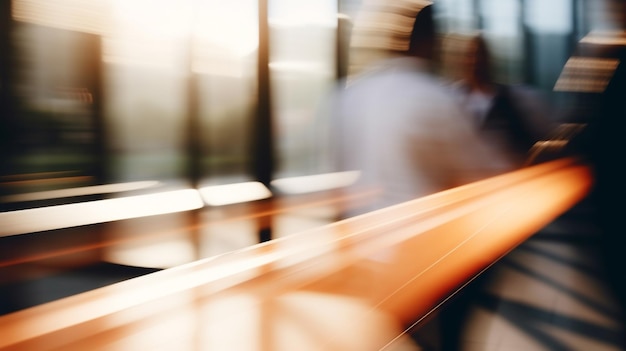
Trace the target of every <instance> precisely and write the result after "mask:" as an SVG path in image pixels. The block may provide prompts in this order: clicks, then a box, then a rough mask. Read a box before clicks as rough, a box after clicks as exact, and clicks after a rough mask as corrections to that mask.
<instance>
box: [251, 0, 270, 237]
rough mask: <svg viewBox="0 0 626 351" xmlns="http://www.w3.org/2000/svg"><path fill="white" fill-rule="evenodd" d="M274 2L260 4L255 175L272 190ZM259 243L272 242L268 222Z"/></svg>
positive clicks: (264, 223)
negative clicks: (271, 5) (271, 18)
mask: <svg viewBox="0 0 626 351" xmlns="http://www.w3.org/2000/svg"><path fill="white" fill-rule="evenodd" d="M269 1H270V0H259V3H258V4H259V5H258V6H259V49H258V58H257V65H258V69H257V76H258V77H257V78H258V84H257V90H258V101H257V111H256V112H257V113H256V118H255V120H254V121H253V126H254V128H253V130H252V133H253V137H254V140H253V153H252V156H253V160H252V166H253V174H254V177H255V179H256V180H257V181H259V182H261V183H263V185H265V186H266V187H268V188H270V189H271V187H270V182H271V180H272V176H273V173H274V167H275V162H274V147H273V140H274V139H273V137H274V135H273V133H272V129H273V128H272V103H271V102H272V100H271V77H270V69H269V62H270V28H269V13H268V4H269ZM259 227H260V228H259V241H260V242H264V241H268V240H270V239H271V238H272V234H271V228H270V226H269V224H268V223H266V221H260V223H259Z"/></svg>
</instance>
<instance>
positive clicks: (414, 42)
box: [407, 3, 437, 60]
mask: <svg viewBox="0 0 626 351" xmlns="http://www.w3.org/2000/svg"><path fill="white" fill-rule="evenodd" d="M436 36H437V34H436V28H435V20H434V17H433V5H432V3H428V4H426V5H425V6H424V7H423V8H421V9H420V10H419V12H417V14H416V16H415V22H414V23H413V29H412V31H411V36H410V39H409V47H408V50H407V54H408V55H410V56H415V57H419V58H423V59H426V60H432V59H433V58H434V56H435V42H436Z"/></svg>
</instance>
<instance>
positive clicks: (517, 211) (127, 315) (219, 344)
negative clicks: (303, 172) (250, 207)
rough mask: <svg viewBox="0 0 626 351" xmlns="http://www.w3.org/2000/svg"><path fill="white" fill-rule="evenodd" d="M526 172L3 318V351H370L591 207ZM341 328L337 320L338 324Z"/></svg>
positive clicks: (585, 183) (586, 174)
mask: <svg viewBox="0 0 626 351" xmlns="http://www.w3.org/2000/svg"><path fill="white" fill-rule="evenodd" d="M591 184H592V177H591V173H590V170H589V168H588V167H586V166H584V165H581V164H578V163H577V162H576V161H575V160H573V159H563V160H558V161H553V162H549V163H546V164H541V165H538V166H533V167H528V168H525V169H522V170H519V171H516V172H512V173H509V174H505V175H501V176H497V177H494V178H490V179H486V180H483V181H479V182H476V183H472V184H468V185H465V186H462V187H459V188H454V189H451V190H448V191H444V192H441V193H437V194H434V195H431V196H427V197H424V198H420V199H417V200H414V201H410V202H407V203H403V204H400V205H396V206H392V207H389V208H385V209H382V210H379V211H375V212H371V213H368V214H365V215H362V216H357V217H354V218H350V219H347V220H344V221H340V222H337V223H334V224H331V225H328V226H324V227H321V228H316V229H314V230H309V231H306V232H302V233H298V234H294V235H292V236H288V237H285V238H281V239H277V240H272V241H270V242H267V243H264V244H259V245H255V246H252V247H249V248H246V249H244V250H240V251H236V252H231V253H228V254H224V255H220V256H217V257H213V258H210V259H204V260H200V261H197V262H193V263H190V264H186V265H182V266H178V267H175V268H171V269H166V270H163V271H160V272H156V273H152V274H148V275H146V276H142V277H139V278H135V279H131V280H128V281H125V282H121V283H117V284H113V285H111V286H107V287H104V288H100V289H96V290H93V291H90V292H86V293H83V294H79V295H75V296H72V297H68V298H65V299H62V300H58V301H54V302H51V303H48V304H44V305H40V306H36V307H33V308H29V309H26V310H22V311H18V312H15V313H11V314H8V315H5V316H3V317H0V350H57V349H59V350H60V349H63V350H84V349H89V350H128V349H148V348H161V349H176V350H192V349H193V350H196V349H210V350H235V349H237V350H242V349H243V350H287V349H290V350H293V349H298V350H313V349H324V350H380V349H385V348H390V349H391V348H392V346H393V345H397V344H398V343H406V344H409V342H408V340H407V338H406V337H402V336H399V335H401V334H402V330H403V328H404V326H406V325H407V324H408V323H411V322H413V321H416V320H419V319H421V318H423V317H424V316H426V315H428V314H429V313H430V312H431V311H433V310H434V309H436V308H437V306H438V305H440V304H441V303H442V302H443V301H445V300H446V299H447V298H448V297H449V296H450V295H451V294H452V293H454V291H456V290H457V289H458V288H459V287H461V286H462V285H463V284H464V283H466V282H467V281H469V280H471V279H472V278H473V277H475V276H476V275H477V274H479V273H480V272H482V271H483V270H484V269H486V268H487V267H489V266H490V265H491V264H493V263H494V262H495V261H497V260H498V259H499V258H501V257H502V256H504V255H506V254H507V253H508V252H509V251H510V250H512V249H513V248H515V247H516V246H517V245H519V244H520V243H522V242H523V241H525V240H526V239H527V238H528V237H530V236H532V235H533V234H534V233H536V232H537V231H538V230H539V229H541V228H542V227H543V226H545V225H546V224H548V223H549V222H551V221H552V220H554V219H555V218H556V217H557V216H559V215H560V214H562V213H563V212H565V211H567V209H569V208H570V207H571V206H573V205H574V204H576V203H577V202H578V201H580V200H581V199H582V198H583V197H584V196H586V195H587V193H588V191H589V189H590V187H591ZM344 319H347V320H344Z"/></svg>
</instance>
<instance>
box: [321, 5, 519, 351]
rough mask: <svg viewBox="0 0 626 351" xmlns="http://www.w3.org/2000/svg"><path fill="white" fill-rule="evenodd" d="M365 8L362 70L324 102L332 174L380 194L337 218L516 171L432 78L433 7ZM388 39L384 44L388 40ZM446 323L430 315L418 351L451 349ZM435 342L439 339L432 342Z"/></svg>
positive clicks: (359, 36)
mask: <svg viewBox="0 0 626 351" xmlns="http://www.w3.org/2000/svg"><path fill="white" fill-rule="evenodd" d="M366 5H367V8H365V9H364V10H363V11H364V12H365V13H366V14H367V16H364V17H359V16H357V18H356V20H355V23H354V27H353V33H352V34H353V35H352V41H351V45H357V46H359V47H358V54H364V53H366V54H367V57H366V59H365V60H359V61H358V62H359V63H363V62H368V63H367V65H361V66H359V67H358V70H352V75H351V76H350V77H349V78H348V82H347V84H346V85H345V87H344V85H343V84H340V85H339V88H338V89H337V91H335V94H334V95H333V96H332V98H331V103H330V110H329V112H328V113H329V118H331V121H330V125H331V128H332V130H331V133H332V137H331V143H330V145H331V146H330V149H331V150H332V152H333V153H334V155H335V163H336V170H339V171H355V170H356V171H359V172H360V177H359V179H358V180H357V183H356V184H355V185H353V186H352V187H350V188H348V189H347V190H346V191H347V192H349V193H354V194H358V193H359V191H361V189H367V190H369V189H379V190H380V195H379V196H378V197H376V199H375V200H372V201H367V202H355V203H354V204H351V205H350V206H349V208H348V209H347V210H346V211H345V213H344V214H343V218H346V217H352V216H355V215H359V214H362V213H366V212H369V211H373V210H377V209H381V208H384V207H388V206H391V205H394V204H398V203H402V202H406V201H410V200H414V199H417V198H420V197H423V196H426V195H429V194H434V193H437V192H440V191H443V190H446V189H450V188H453V187H456V186H460V185H463V184H467V183H470V182H473V181H477V180H480V179H484V178H487V177H490V176H495V175H498V174H502V173H505V172H508V171H510V170H512V169H514V168H515V167H517V166H518V165H517V163H515V162H512V161H511V160H510V158H509V157H508V155H507V154H506V153H505V152H503V151H502V150H500V149H499V148H498V147H496V146H494V145H492V144H490V143H489V141H488V140H486V139H485V138H484V137H483V136H482V135H481V134H480V133H479V132H478V129H477V128H476V127H475V125H474V124H473V123H472V120H471V118H470V117H469V116H468V115H467V112H466V111H465V110H464V109H463V108H462V107H461V105H460V104H459V103H458V101H457V100H456V99H455V97H454V96H453V95H452V94H451V93H450V90H449V89H448V88H447V87H446V86H445V85H444V81H443V80H442V79H441V77H440V76H438V75H437V74H436V71H435V67H436V56H437V52H438V46H437V45H438V40H437V31H436V26H435V22H434V18H433V6H434V5H433V3H432V2H429V1H412V2H410V1H395V2H382V1H381V2H374V1H368V2H366ZM409 14H410V15H409ZM392 20H393V21H392ZM363 21H365V23H364V22H363ZM389 21H392V22H391V23H390V22H389ZM407 26H408V29H407V28H406V27H407ZM389 33H391V38H389V37H386V36H387V35H389ZM405 34H406V37H404V35H405ZM368 38H371V39H370V40H368ZM401 39H405V40H406V42H407V44H406V45H403V44H402V40H401ZM368 44H371V46H372V47H370V48H368V47H366V46H367V45H368ZM377 50H378V52H376V51H377ZM375 52H376V53H375ZM353 53H354V52H353ZM350 57H351V59H354V58H355V55H351V56H350ZM361 58H362V57H361ZM355 72H356V73H355ZM390 255H393V253H390ZM444 317H445V318H443V319H440V318H439V317H434V318H433V319H432V320H431V321H429V322H428V323H427V324H425V325H424V326H423V327H421V328H419V330H418V331H417V332H415V333H414V335H413V336H414V337H415V339H416V340H417V342H418V343H419V344H420V346H422V347H423V348H424V349H440V347H442V345H440V344H442V341H444V340H446V339H448V340H450V341H452V342H451V343H450V344H451V345H452V344H455V342H454V340H456V333H457V332H459V331H460V330H459V329H458V328H457V327H456V326H460V325H461V322H462V321H461V319H460V318H461V317H459V316H454V315H449V314H445V315H444ZM441 323H444V324H441ZM449 325H452V326H455V327H448V326H449ZM433 328H434V331H433ZM437 334H440V335H441V337H437V336H433V335H437ZM445 344H446V345H447V344H448V342H447V341H446V343H445ZM446 345H443V347H447V346H446Z"/></svg>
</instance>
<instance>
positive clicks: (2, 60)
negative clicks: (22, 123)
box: [0, 1, 17, 211]
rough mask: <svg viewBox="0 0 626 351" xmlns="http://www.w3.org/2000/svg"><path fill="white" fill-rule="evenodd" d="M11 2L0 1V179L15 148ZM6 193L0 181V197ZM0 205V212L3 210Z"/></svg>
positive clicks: (7, 168)
mask: <svg viewBox="0 0 626 351" xmlns="http://www.w3.org/2000/svg"><path fill="white" fill-rule="evenodd" d="M11 3H12V1H0V177H2V176H5V175H8V174H10V173H11V171H12V166H11V164H12V162H11V158H12V157H13V150H14V148H15V140H14V139H15V138H17V134H16V131H15V122H16V120H15V116H14V106H13V103H14V100H13V74H12V73H13V72H14V70H13V69H12V68H13V65H14V60H13V54H12V53H13V50H12V48H13V45H12V42H11V29H12V28H13V25H12V24H13V19H12V16H11V5H12V4H11ZM6 191H8V189H7V188H5V186H4V185H3V183H2V182H1V181H0V196H2V195H4V194H5V192H6ZM2 207H3V206H2V204H1V203H0V211H2V210H4V209H3V208H2Z"/></svg>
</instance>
